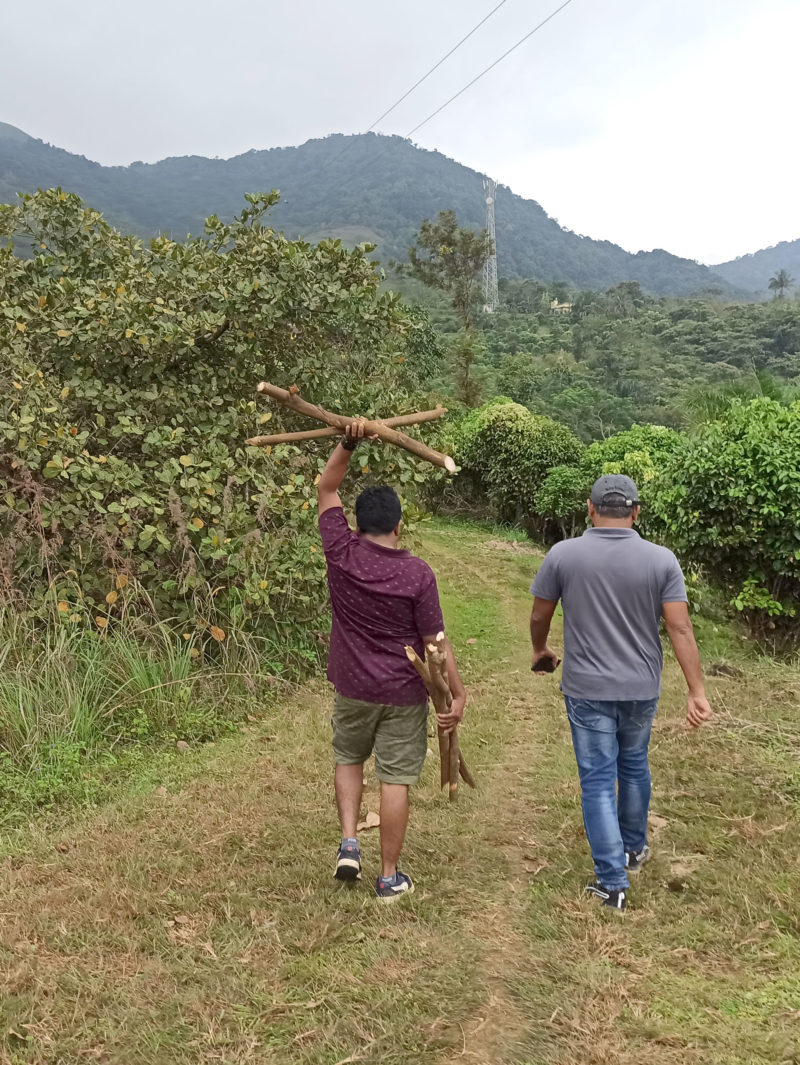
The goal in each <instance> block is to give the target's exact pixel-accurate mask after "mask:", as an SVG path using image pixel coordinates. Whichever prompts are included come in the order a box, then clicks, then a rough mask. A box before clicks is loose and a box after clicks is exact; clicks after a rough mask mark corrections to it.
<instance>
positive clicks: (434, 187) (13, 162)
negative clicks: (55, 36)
mask: <svg viewBox="0 0 800 1065" xmlns="http://www.w3.org/2000/svg"><path fill="white" fill-rule="evenodd" d="M482 181H483V175H481V174H479V173H478V172H477V171H475V170H472V169H470V168H469V167H466V166H464V165H463V164H461V163H458V162H456V161H455V160H452V159H449V158H448V157H447V156H445V155H443V154H442V153H440V152H437V151H431V150H429V149H424V148H419V147H416V146H415V145H413V144H412V143H411V142H410V141H407V140H405V139H403V138H401V137H392V136H384V135H379V134H373V133H368V134H354V135H346V134H331V135H329V136H328V137H325V138H316V139H312V140H308V141H306V142H305V143H304V144H302V145H298V146H293V147H280V148H266V149H251V150H250V151H248V152H244V153H241V154H240V155H236V156H232V157H231V158H229V159H210V158H208V157H205V156H200V155H194V156H170V157H167V158H166V159H162V160H159V161H158V162H155V163H143V162H139V161H137V162H134V163H130V164H129V165H127V166H104V165H102V164H100V163H97V162H93V161H92V160H89V159H86V158H85V157H84V156H80V155H75V154H74V153H71V152H68V151H66V150H65V149H63V148H57V147H53V146H52V145H48V144H45V143H44V142H43V141H41V140H38V139H36V138H33V137H31V136H29V135H28V134H27V133H25V132H24V131H23V130H19V129H17V128H16V127H14V126H10V125H8V124H6V123H0V202H13V200H14V198H15V195H16V193H17V192H29V191H33V190H34V189H36V188H38V187H52V186H54V185H59V186H61V187H63V188H65V189H68V190H69V191H72V192H77V193H78V194H79V195H81V196H82V197H83V199H85V200H86V201H87V202H88V203H90V204H91V205H92V206H94V207H96V208H98V209H99V210H101V211H103V213H104V214H106V215H107V217H108V218H109V220H110V221H112V222H113V223H114V224H116V225H118V226H120V228H124V229H127V230H130V231H131V232H134V233H136V234H137V235H139V236H141V237H148V236H153V235H155V234H157V233H159V232H167V233H168V234H169V235H170V236H172V237H174V238H176V239H183V238H184V237H185V236H186V234H187V233H190V232H193V233H198V232H201V231H202V228H203V222H204V219H205V218H206V217H208V216H209V215H212V214H217V215H220V216H221V217H229V216H231V215H233V214H234V213H237V212H238V211H240V210H241V208H242V206H243V198H244V194H245V193H246V192H257V191H264V190H268V189H270V188H278V189H279V190H280V191H281V194H282V196H281V202H280V203H279V204H278V205H277V206H276V207H275V208H274V209H273V210H272V211H271V212H270V221H271V224H272V225H274V226H275V228H277V229H282V230H284V232H286V234H287V236H291V237H295V236H301V237H304V238H306V239H309V238H311V239H320V238H322V237H323V236H342V237H343V238H344V239H346V240H348V241H349V242H351V243H356V242H358V241H359V240H361V239H364V240H369V241H370V242H372V243H377V244H378V254H379V255H380V257H381V259H382V260H384V261H386V260H388V259H404V258H405V256H406V252H407V248H408V246H409V245H410V244H411V242H412V240H413V236H414V233H415V231H416V230H417V229H418V227H419V223H420V221H421V220H422V219H423V218H433V217H435V216H436V215H437V214H438V212H439V211H441V210H445V209H448V208H452V209H453V210H455V212H456V214H457V216H458V219H459V223H460V224H461V225H465V226H470V227H472V228H480V227H482V226H483V225H484V221H485V220H484V210H485V207H484V194H483V188H482ZM496 215H497V223H496V224H497V245H498V267H499V272H500V274H501V276H504V277H509V278H521V277H536V278H539V279H540V280H546V281H565V282H567V283H568V284H570V285H572V286H574V287H576V288H608V287H610V286H611V285H614V284H619V283H621V282H624V281H638V282H639V283H640V284H641V285H642V287H643V288H644V289H646V290H648V291H650V292H653V293H655V294H658V295H676V296H688V295H694V294H698V293H705V292H708V291H710V290H711V291H716V292H717V294H719V295H721V296H726V297H728V298H747V297H748V296H751V286H750V285H749V284H745V285H742V284H741V283H740V282H739V281H738V280H736V278H737V277H738V274H737V269H736V267H735V263H739V262H740V261H741V260H734V263H733V264H731V263H729V264H722V267H723V268H726V269H727V275H728V276H726V274H725V273H723V272H720V273H717V271H716V269H713V268H709V267H707V266H705V265H703V264H701V263H698V262H695V261H693V260H690V259H684V258H681V257H679V256H675V255H673V254H672V253H670V252H668V251H666V250H664V249H654V250H652V251H640V252H635V253H633V252H627V251H625V250H624V249H623V248H621V247H619V246H618V245H616V244H614V243H613V242H611V241H606V240H595V239H593V238H591V237H587V236H582V235H579V234H577V233H574V232H572V231H571V230H569V229H566V228H564V227H563V226H561V225H559V223H558V222H556V220H555V219H553V218H551V217H550V216H549V215H548V214H547V212H546V211H545V210H544V208H543V207H542V206H541V205H540V204H539V203H538V202H537V201H535V200H531V199H525V198H523V197H521V196H519V195H517V194H516V193H514V192H512V190H511V189H510V188H508V187H507V186H505V185H499V186H498V189H497V196H496ZM797 243H798V245H799V249H798V251H799V254H800V242H797ZM760 254H762V253H760V252H757V253H754V255H755V256H758V255H760ZM743 258H744V259H749V258H752V256H750V257H748V256H745V257H743ZM756 269H760V266H757V267H756ZM799 272H800V271H799ZM739 273H742V271H741V270H739ZM742 276H746V274H745V273H742ZM762 287H763V288H764V289H765V288H766V281H764V282H763V285H762Z"/></svg>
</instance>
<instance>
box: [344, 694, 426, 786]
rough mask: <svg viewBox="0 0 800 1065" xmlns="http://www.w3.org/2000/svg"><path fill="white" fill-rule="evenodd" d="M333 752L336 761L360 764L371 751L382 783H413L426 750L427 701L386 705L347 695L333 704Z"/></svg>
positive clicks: (420, 769) (417, 778) (419, 771)
mask: <svg viewBox="0 0 800 1065" xmlns="http://www.w3.org/2000/svg"><path fill="white" fill-rule="evenodd" d="M331 724H332V725H333V753H334V755H335V757H336V764H337V765H362V764H363V763H364V762H366V760H367V759H368V758H369V756H370V755H371V754H372V752H373V750H374V751H375V772H376V774H377V777H378V780H380V781H381V782H382V783H384V784H416V782H417V781H418V780H419V777H420V773H421V772H422V766H423V765H424V763H425V755H426V754H427V753H428V704H427V702H424V703H417V704H415V705H414V706H388V705H382V704H380V703H363V702H361V701H360V700H359V699H347V698H345V696H344V695H339V693H338V692H337V694H336V699H335V700H334V704H333V717H332V718H331Z"/></svg>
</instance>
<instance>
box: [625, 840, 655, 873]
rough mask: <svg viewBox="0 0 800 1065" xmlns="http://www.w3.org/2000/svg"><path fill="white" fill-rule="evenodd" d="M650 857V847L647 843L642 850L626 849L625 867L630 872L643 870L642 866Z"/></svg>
mask: <svg viewBox="0 0 800 1065" xmlns="http://www.w3.org/2000/svg"><path fill="white" fill-rule="evenodd" d="M649 858H650V848H649V847H648V846H647V844H645V845H644V847H643V848H642V850H640V851H625V869H626V870H627V871H628V872H629V873H638V872H641V868H642V866H643V865H644V863H645V862H646V861H648V860H649Z"/></svg>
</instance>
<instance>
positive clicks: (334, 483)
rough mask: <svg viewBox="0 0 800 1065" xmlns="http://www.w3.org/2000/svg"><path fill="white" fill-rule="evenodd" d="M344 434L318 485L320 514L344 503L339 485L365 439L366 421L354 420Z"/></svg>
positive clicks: (332, 453)
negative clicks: (356, 450) (358, 447)
mask: <svg viewBox="0 0 800 1065" xmlns="http://www.w3.org/2000/svg"><path fill="white" fill-rule="evenodd" d="M344 436H345V438H344V439H343V440H340V441H339V443H338V444H337V445H336V448H335V449H334V450H333V451H332V452H331V457H330V458H329V459H328V461H327V463H326V464H325V469H324V470H323V471H322V476H321V477H320V479H319V484H318V485H317V503H318V506H319V513H320V514H324V513H325V511H326V510H331V509H332V508H333V507H341V505H342V501H341V499H340V498H339V487H340V485H341V483H342V481H343V480H344V475H345V474H346V473H347V467H348V465H349V463H350V458H351V456H352V454H353V452H354V451H355V449H356V447H357V446H358V443H359V441H361V440H363V439H364V423H363V422H353V423H352V425H348V426H347V428H346V429H345V433H344Z"/></svg>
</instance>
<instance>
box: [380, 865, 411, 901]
mask: <svg viewBox="0 0 800 1065" xmlns="http://www.w3.org/2000/svg"><path fill="white" fill-rule="evenodd" d="M413 893H414V882H413V881H412V879H411V877H410V876H406V874H405V873H401V872H400V870H399V869H398V870H397V880H396V882H395V883H393V884H392V883H387V882H386V881H385V880H384V879H383V877H381V876H379V877H378V879H377V880H376V881H375V894H376V895H377V896H378V898H379V899H380V900H381V902H394V901H395V900H396V899H401V898H402V897H403V896H404V895H413Z"/></svg>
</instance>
